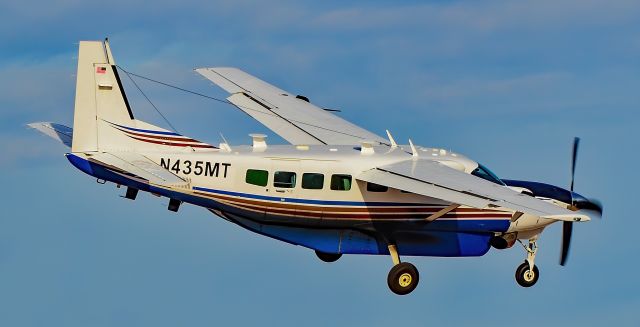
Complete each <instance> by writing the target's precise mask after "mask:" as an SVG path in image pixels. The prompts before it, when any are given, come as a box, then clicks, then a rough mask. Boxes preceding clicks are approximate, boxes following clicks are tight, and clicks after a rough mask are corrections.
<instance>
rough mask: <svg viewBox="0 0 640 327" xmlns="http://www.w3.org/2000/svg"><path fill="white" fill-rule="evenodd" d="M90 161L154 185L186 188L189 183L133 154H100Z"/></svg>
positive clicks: (145, 158)
mask: <svg viewBox="0 0 640 327" xmlns="http://www.w3.org/2000/svg"><path fill="white" fill-rule="evenodd" d="M89 161H93V162H96V163H99V164H101V165H103V166H106V167H108V168H109V169H111V170H114V171H116V172H118V173H121V174H125V175H128V176H130V177H137V178H140V179H143V180H145V181H148V182H149V183H150V184H154V185H159V186H164V187H185V186H187V185H188V182H187V181H185V180H184V179H182V178H180V177H178V176H177V175H175V174H173V173H172V172H170V171H168V170H166V169H165V168H163V167H162V166H160V165H158V164H156V163H155V162H153V161H151V159H149V158H147V157H145V156H143V155H141V154H137V153H133V152H121V153H100V154H97V155H92V156H90V157H89ZM132 175H133V176H132Z"/></svg>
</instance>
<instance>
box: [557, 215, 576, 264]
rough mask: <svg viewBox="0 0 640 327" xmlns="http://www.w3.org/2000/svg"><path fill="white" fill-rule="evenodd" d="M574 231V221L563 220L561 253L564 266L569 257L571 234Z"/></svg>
mask: <svg viewBox="0 0 640 327" xmlns="http://www.w3.org/2000/svg"><path fill="white" fill-rule="evenodd" d="M572 232H573V223H572V222H570V221H563V222H562V252H561V253H560V265H561V266H564V265H565V263H567V258H568V257H569V247H570V246H571V234H572Z"/></svg>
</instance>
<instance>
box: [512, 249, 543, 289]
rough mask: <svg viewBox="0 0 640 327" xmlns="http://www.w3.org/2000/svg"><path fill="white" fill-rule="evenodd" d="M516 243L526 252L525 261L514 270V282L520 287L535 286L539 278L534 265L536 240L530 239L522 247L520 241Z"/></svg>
mask: <svg viewBox="0 0 640 327" xmlns="http://www.w3.org/2000/svg"><path fill="white" fill-rule="evenodd" d="M518 242H520V244H522V246H523V247H524V249H525V250H526V251H527V259H526V260H525V261H524V263H523V264H521V265H520V266H518V269H516V282H518V284H519V285H520V286H522V287H531V286H533V285H535V284H536V282H537V281H538V278H539V277H540V271H539V270H538V267H537V266H536V265H535V259H536V253H537V252H538V244H537V242H536V239H530V240H529V244H528V245H524V244H523V243H522V241H520V240H518Z"/></svg>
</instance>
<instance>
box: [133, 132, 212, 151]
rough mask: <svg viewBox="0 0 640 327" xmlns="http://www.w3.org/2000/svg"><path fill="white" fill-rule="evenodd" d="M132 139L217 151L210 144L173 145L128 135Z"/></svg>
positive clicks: (170, 144)
mask: <svg viewBox="0 0 640 327" xmlns="http://www.w3.org/2000/svg"><path fill="white" fill-rule="evenodd" d="M127 136H129V137H130V138H132V139H136V140H138V141H142V142H147V143H154V144H161V145H169V146H182V147H187V146H190V147H192V148H207V149H217V148H216V147H215V146H213V145H209V144H205V143H202V144H189V143H171V142H163V141H155V140H147V139H143V138H139V137H135V136H131V135H127Z"/></svg>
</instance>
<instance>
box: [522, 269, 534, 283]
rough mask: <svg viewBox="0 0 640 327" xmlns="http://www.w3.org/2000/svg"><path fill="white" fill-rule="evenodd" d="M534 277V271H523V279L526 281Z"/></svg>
mask: <svg viewBox="0 0 640 327" xmlns="http://www.w3.org/2000/svg"><path fill="white" fill-rule="evenodd" d="M535 277H536V273H535V272H533V271H531V270H527V272H525V273H524V280H525V281H527V282H531V281H532V280H533V279H534V278H535Z"/></svg>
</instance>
